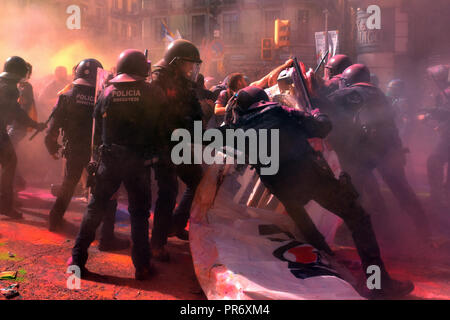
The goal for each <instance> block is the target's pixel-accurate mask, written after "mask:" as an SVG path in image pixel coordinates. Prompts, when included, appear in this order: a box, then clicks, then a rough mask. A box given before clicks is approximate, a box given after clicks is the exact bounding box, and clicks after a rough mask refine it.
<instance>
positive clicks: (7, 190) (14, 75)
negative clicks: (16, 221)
mask: <svg viewBox="0 0 450 320" xmlns="http://www.w3.org/2000/svg"><path fill="white" fill-rule="evenodd" d="M27 71H28V70H27V67H26V62H25V61H24V60H23V59H22V58H20V57H11V58H8V60H7V61H6V63H5V68H4V72H3V73H2V74H0V111H1V112H0V164H1V165H2V178H1V184H2V185H1V193H2V194H1V204H0V213H2V214H5V215H10V216H12V217H16V218H21V216H22V215H21V214H19V213H18V212H15V211H14V209H13V182H14V175H15V173H16V166H17V156H16V152H15V151H14V147H13V144H12V142H11V139H10V137H9V136H8V133H7V131H6V127H7V125H10V124H12V123H13V122H14V121H15V122H16V123H18V124H20V125H23V126H25V127H31V128H35V129H39V130H40V129H44V128H45V125H43V124H39V123H37V122H36V121H34V120H32V119H31V118H30V117H29V116H28V114H27V113H26V112H25V111H24V110H23V109H22V108H21V107H20V104H19V103H18V99H19V90H18V89H17V83H18V82H19V80H20V79H21V78H24V77H25V75H26V73H27Z"/></svg>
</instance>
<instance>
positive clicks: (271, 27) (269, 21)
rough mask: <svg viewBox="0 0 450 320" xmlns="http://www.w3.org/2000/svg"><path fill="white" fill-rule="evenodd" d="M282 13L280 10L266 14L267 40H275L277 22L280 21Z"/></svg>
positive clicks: (265, 31) (265, 29) (265, 34)
mask: <svg viewBox="0 0 450 320" xmlns="http://www.w3.org/2000/svg"><path fill="white" fill-rule="evenodd" d="M280 15H281V13H280V11H279V10H270V11H266V12H265V20H264V22H265V24H264V26H265V28H264V36H265V37H266V38H273V37H274V34H275V20H276V19H280Z"/></svg>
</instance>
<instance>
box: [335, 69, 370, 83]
mask: <svg viewBox="0 0 450 320" xmlns="http://www.w3.org/2000/svg"><path fill="white" fill-rule="evenodd" d="M342 81H344V84H345V86H347V87H348V86H351V85H352V84H355V83H360V82H365V83H369V82H370V71H369V68H367V67H366V66H365V65H363V64H360V63H357V64H353V65H351V66H350V67H348V68H347V69H345V70H344V72H343V73H342Z"/></svg>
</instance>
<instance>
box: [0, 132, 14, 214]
mask: <svg viewBox="0 0 450 320" xmlns="http://www.w3.org/2000/svg"><path fill="white" fill-rule="evenodd" d="M0 164H1V166H2V178H1V184H2V185H1V192H2V194H1V199H0V210H1V212H3V213H8V212H9V211H11V210H12V209H13V184H14V176H15V174H16V168H17V156H16V152H15V150H14V147H13V144H12V143H11V139H10V138H9V136H8V134H7V133H6V131H5V132H0Z"/></svg>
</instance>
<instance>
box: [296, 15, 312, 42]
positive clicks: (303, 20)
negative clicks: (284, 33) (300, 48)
mask: <svg viewBox="0 0 450 320" xmlns="http://www.w3.org/2000/svg"><path fill="white" fill-rule="evenodd" d="M297 26H298V28H297V36H298V41H299V42H308V41H309V38H310V37H309V36H310V34H311V33H310V30H309V11H308V10H299V11H298V19H297Z"/></svg>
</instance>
